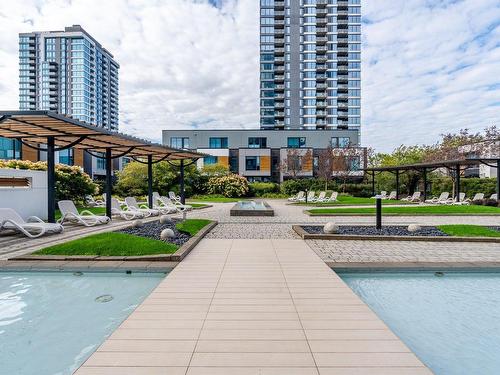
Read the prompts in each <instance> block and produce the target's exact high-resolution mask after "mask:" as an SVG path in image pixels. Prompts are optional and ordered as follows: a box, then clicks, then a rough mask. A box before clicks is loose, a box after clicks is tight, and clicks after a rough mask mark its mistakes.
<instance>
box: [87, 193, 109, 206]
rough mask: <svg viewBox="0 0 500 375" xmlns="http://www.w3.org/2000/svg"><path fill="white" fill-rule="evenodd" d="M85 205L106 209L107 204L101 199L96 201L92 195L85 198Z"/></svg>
mask: <svg viewBox="0 0 500 375" xmlns="http://www.w3.org/2000/svg"><path fill="white" fill-rule="evenodd" d="M85 204H86V205H87V206H89V207H104V206H106V203H105V202H104V201H102V200H100V199H94V197H93V196H92V195H86V196H85Z"/></svg>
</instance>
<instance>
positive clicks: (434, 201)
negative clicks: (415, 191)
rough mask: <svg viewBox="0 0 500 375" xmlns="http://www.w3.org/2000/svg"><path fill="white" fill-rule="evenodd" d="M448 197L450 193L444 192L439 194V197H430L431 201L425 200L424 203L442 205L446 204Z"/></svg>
mask: <svg viewBox="0 0 500 375" xmlns="http://www.w3.org/2000/svg"><path fill="white" fill-rule="evenodd" d="M449 197H450V193H448V192H447V191H444V192H442V193H441V195H440V196H439V197H432V198H431V199H427V200H426V201H425V203H432V204H443V203H446V201H447V200H448V198H449Z"/></svg>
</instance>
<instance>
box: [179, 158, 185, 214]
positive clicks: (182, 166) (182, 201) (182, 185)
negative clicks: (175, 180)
mask: <svg viewBox="0 0 500 375" xmlns="http://www.w3.org/2000/svg"><path fill="white" fill-rule="evenodd" d="M180 177H181V180H180V183H179V185H180V186H179V190H180V191H179V195H180V197H181V203H182V204H185V203H186V197H185V193H184V160H181V176H180Z"/></svg>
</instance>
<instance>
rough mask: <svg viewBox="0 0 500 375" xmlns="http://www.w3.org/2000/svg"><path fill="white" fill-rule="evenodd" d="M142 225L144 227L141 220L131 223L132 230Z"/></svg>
mask: <svg viewBox="0 0 500 375" xmlns="http://www.w3.org/2000/svg"><path fill="white" fill-rule="evenodd" d="M143 225H144V222H143V221H142V220H139V219H137V220H134V221H133V222H132V226H133V227H134V228H140V227H142V226H143Z"/></svg>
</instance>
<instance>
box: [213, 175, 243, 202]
mask: <svg viewBox="0 0 500 375" xmlns="http://www.w3.org/2000/svg"><path fill="white" fill-rule="evenodd" d="M208 193H209V194H222V195H223V196H225V197H228V198H236V197H243V196H245V195H247V194H248V181H247V179H246V178H245V177H241V176H238V175H237V174H229V175H227V176H220V177H212V178H211V179H209V180H208Z"/></svg>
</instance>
